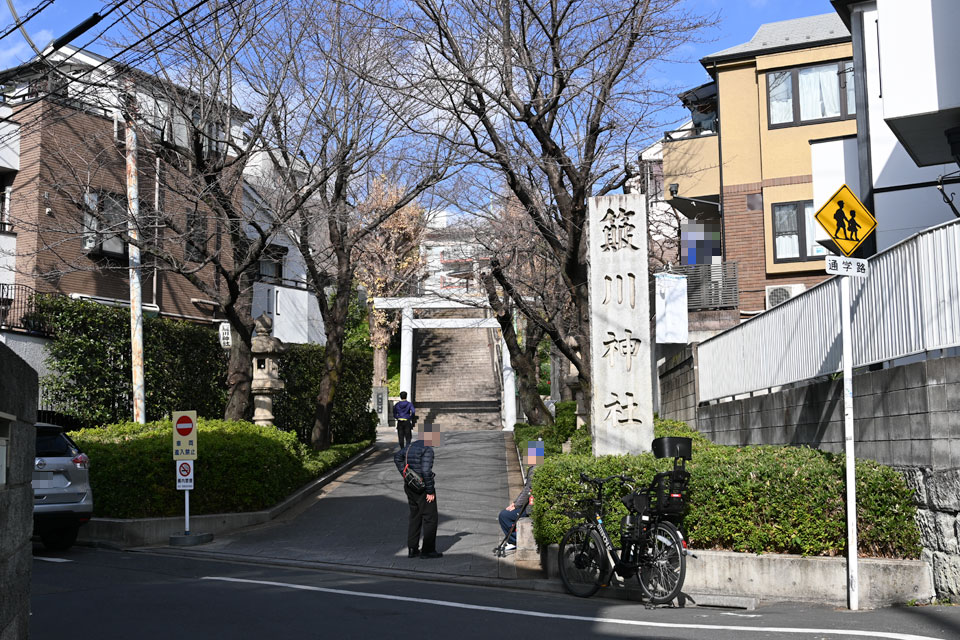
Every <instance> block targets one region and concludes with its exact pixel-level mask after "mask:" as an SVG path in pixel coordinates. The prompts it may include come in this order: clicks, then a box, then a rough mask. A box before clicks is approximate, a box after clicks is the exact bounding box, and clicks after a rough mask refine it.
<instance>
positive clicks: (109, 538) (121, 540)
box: [77, 442, 377, 550]
mask: <svg viewBox="0 0 960 640" xmlns="http://www.w3.org/2000/svg"><path fill="white" fill-rule="evenodd" d="M376 450H377V443H376V442H374V443H373V444H371V445H370V446H368V447H366V448H365V449H363V450H362V451H360V452H359V453H356V454H354V455H353V456H352V457H351V458H348V459H347V460H345V461H344V462H343V463H342V464H340V465H339V466H337V467H334V468H333V469H330V470H329V471H327V472H326V473H325V474H323V475H322V476H320V477H319V478H317V479H315V480H311V481H310V482H308V483H307V484H305V485H304V486H302V487H300V488H299V489H297V490H296V491H294V492H293V493H292V494H290V495H289V496H288V497H287V498H285V499H284V500H283V501H282V502H280V503H279V504H277V505H274V506H273V507H270V508H269V509H263V510H260V511H248V512H241V513H216V514H205V515H200V516H191V517H190V522H191V524H192V525H194V526H193V527H192V528H193V529H195V530H196V531H203V532H206V533H212V534H219V533H226V532H229V531H235V530H237V529H242V528H244V527H249V526H254V525H258V524H263V523H265V522H270V521H271V520H275V519H276V518H278V517H279V516H281V515H283V514H284V513H285V512H286V511H288V510H289V509H291V508H293V507H295V506H296V505H297V504H299V503H300V502H301V501H302V500H304V499H305V498H306V497H307V496H308V495H311V494H312V493H314V492H316V491H317V490H318V489H320V488H321V487H323V486H324V485H326V484H328V483H330V482H332V481H333V480H335V479H337V478H338V477H339V476H340V475H342V474H343V473H345V472H346V471H349V470H350V469H351V468H353V467H354V466H356V465H357V463H359V462H361V461H362V460H364V459H365V458H366V457H368V456H369V455H370V454H372V453H373V452H374V451H376ZM182 533H183V516H172V517H167V518H130V519H121V518H93V519H91V520H90V522H89V523H87V524H86V525H85V526H84V527H83V528H81V529H80V540H78V541H77V544H79V545H85V546H92V547H99V548H106V549H115V550H124V549H129V548H131V547H146V546H150V545H158V544H168V543H169V540H170V536H172V535H176V534H182Z"/></svg>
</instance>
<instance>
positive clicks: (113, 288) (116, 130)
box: [0, 59, 230, 324]
mask: <svg viewBox="0 0 960 640" xmlns="http://www.w3.org/2000/svg"><path fill="white" fill-rule="evenodd" d="M92 62H93V63H95V62H96V59H94V60H92ZM80 63H81V64H82V61H80ZM88 65H89V62H88ZM56 77H57V76H56V75H55V74H54V73H51V72H49V70H46V69H44V68H42V67H37V68H33V69H27V70H24V71H23V72H21V73H20V74H19V75H17V76H15V77H13V78H8V83H7V89H6V92H5V96H4V97H5V100H4V105H3V106H2V107H0V109H2V110H3V116H4V117H3V120H2V125H0V147H2V148H3V151H9V153H7V154H6V155H5V156H4V154H3V153H2V151H0V156H3V157H2V158H0V190H2V192H3V194H4V196H5V197H4V199H3V211H2V213H3V220H2V222H3V225H2V227H0V229H2V231H0V235H2V237H0V241H2V242H3V245H2V248H3V249H5V250H6V251H5V252H4V253H5V254H6V255H4V256H3V257H0V260H3V261H5V264H4V265H0V267H6V270H3V269H2V268H0V283H2V284H4V285H5V289H4V290H5V292H6V293H7V295H6V296H5V297H6V298H7V299H6V300H5V301H0V304H2V303H4V302H5V304H6V305H8V306H9V305H12V304H14V301H13V300H12V299H11V298H12V297H14V296H17V297H22V296H27V295H29V294H30V292H32V291H37V292H43V293H59V294H65V295H72V296H74V297H90V298H95V299H97V300H99V301H102V302H106V303H108V304H117V305H125V304H127V302H128V301H129V295H130V294H129V284H128V265H127V259H128V257H127V252H128V246H129V245H128V243H127V242H126V241H125V239H126V238H127V219H128V218H127V215H126V206H127V195H126V188H127V187H126V176H125V151H126V150H125V144H124V123H123V120H122V116H121V115H120V111H119V106H118V105H117V106H112V105H111V104H110V101H111V100H110V97H111V95H112V96H113V97H117V94H116V93H113V94H110V93H109V92H108V93H107V94H106V95H104V92H102V91H100V92H98V93H91V92H90V90H89V88H85V87H80V88H74V87H72V86H70V85H67V84H64V83H63V82H61V81H57V80H56V79H55V78H56ZM145 137H149V135H147V136H145V135H144V133H143V132H141V138H140V145H139V149H140V157H139V171H138V179H139V191H138V193H139V201H140V214H141V215H140V220H141V224H140V228H139V236H140V238H141V239H150V240H152V241H156V242H160V243H162V244H163V246H164V248H165V249H166V250H168V251H170V253H171V254H172V255H174V256H176V257H177V258H179V259H181V260H184V261H186V262H189V261H190V259H191V255H190V252H191V246H192V247H193V248H194V253H196V251H195V247H196V246H197V243H203V245H204V246H206V247H207V250H208V251H209V252H211V253H212V252H213V251H215V250H217V249H219V250H221V251H220V253H221V255H222V256H223V258H222V259H223V260H224V261H225V262H226V263H229V260H230V251H229V247H228V246H225V245H227V243H229V237H228V235H227V234H217V233H216V232H215V230H216V228H217V227H216V224H215V222H214V221H213V216H212V215H211V214H210V213H209V211H208V210H206V209H204V207H203V205H202V204H198V202H197V201H196V200H194V201H191V200H190V199H189V198H187V197H184V196H182V195H180V194H182V193H185V192H186V190H185V189H182V188H180V187H181V186H182V184H178V181H179V182H182V180H183V178H182V176H180V175H179V174H178V172H177V170H176V168H175V167H171V166H169V165H168V164H161V163H159V162H158V161H157V160H156V155H155V154H153V153H151V145H150V143H149V142H150V141H149V139H145ZM17 143H18V144H17ZM17 147H18V148H17ZM7 156H9V159H8V161H7V162H5V163H4V160H5V159H7ZM4 165H10V166H4ZM157 211H166V212H167V213H171V214H172V215H173V218H174V219H179V221H180V224H181V225H182V226H181V232H180V233H177V231H176V230H173V229H171V228H162V227H161V226H160V225H158V224H155V221H156V219H157V217H156V215H155V213H156V212H157ZM191 243H193V245H191ZM11 248H12V249H13V255H10V253H11V251H10V249H11ZM197 261H198V262H197V272H196V276H197V277H198V278H200V279H201V280H202V281H204V282H206V283H208V284H209V285H211V286H215V284H216V280H215V274H214V269H213V267H212V266H211V265H209V264H207V265H202V264H201V263H200V258H199V257H197ZM143 265H144V267H143V270H142V275H141V281H142V299H143V304H144V309H145V311H146V312H148V313H151V312H152V313H157V314H159V315H161V316H166V317H171V318H179V319H187V320H191V321H198V322H210V321H212V320H213V319H214V317H215V309H216V307H215V305H214V304H213V303H212V301H210V300H207V298H208V296H206V295H204V294H203V293H202V292H201V290H200V289H198V288H197V287H196V286H194V285H193V284H191V283H190V282H189V281H188V280H187V279H186V278H185V277H183V276H182V275H179V274H176V273H173V272H171V271H170V270H167V269H164V268H157V267H156V265H157V262H156V261H154V260H151V259H150V258H149V257H147V256H146V255H145V256H144V258H143ZM228 266H229V265H228ZM11 271H12V273H11ZM10 285H17V286H12V287H11V286H10ZM11 293H12V294H13V295H11ZM0 297H4V296H0ZM17 302H21V301H17ZM7 324H10V323H9V322H8V323H7Z"/></svg>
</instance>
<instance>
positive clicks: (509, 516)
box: [499, 509, 523, 544]
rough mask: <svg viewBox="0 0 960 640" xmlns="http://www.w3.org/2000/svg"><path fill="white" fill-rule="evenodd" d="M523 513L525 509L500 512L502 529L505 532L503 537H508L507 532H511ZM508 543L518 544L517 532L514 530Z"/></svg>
mask: <svg viewBox="0 0 960 640" xmlns="http://www.w3.org/2000/svg"><path fill="white" fill-rule="evenodd" d="M522 512H523V509H512V510H508V509H502V510H501V511H500V518H499V519H500V529H501V530H503V535H507V532H508V531H510V528H511V527H512V526H513V525H514V523H516V521H517V520H519V519H520V514H521V513H522ZM507 542H509V543H510V544H517V530H516V529H514V530H513V531H510V537H509V538H508V539H507Z"/></svg>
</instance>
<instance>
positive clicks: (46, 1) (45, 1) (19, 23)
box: [0, 0, 54, 40]
mask: <svg viewBox="0 0 960 640" xmlns="http://www.w3.org/2000/svg"><path fill="white" fill-rule="evenodd" d="M53 2H54V0H42V2H40V3H39V4H38V5H37V6H35V7H34V8H33V9H31V10H30V11H28V12H27V13H26V14H24V16H23V18H21V19H19V20H18V19H17V18H16V17H13V24H12V25H10V26H9V27H7V28H6V29H5V30H4V31H3V32H0V40H3V39H4V38H6V37H7V36H9V35H10V34H11V33H13V32H14V31H16V30H17V29H20V28H21V27H23V25H25V24H27V23H28V22H30V20H31V19H33V18H34V17H35V16H37V15H38V14H39V13H40V12H41V11H43V10H44V9H46V8H47V7H49V6H50V5H52V4H53Z"/></svg>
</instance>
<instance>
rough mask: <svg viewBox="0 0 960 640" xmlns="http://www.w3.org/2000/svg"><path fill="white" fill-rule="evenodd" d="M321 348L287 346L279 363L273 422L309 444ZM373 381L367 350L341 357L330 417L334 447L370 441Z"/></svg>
mask: <svg viewBox="0 0 960 640" xmlns="http://www.w3.org/2000/svg"><path fill="white" fill-rule="evenodd" d="M323 357H324V347H322V346H320V345H315V344H298V345H290V347H289V348H288V349H287V351H286V352H285V353H284V354H283V355H282V356H281V357H280V360H279V363H278V364H279V370H280V372H279V375H280V379H281V380H283V382H284V389H283V391H282V392H281V393H279V394H278V395H277V397H276V399H275V401H274V411H273V413H274V416H275V420H274V422H275V423H276V424H277V425H278V426H280V428H282V429H284V430H287V431H292V432H294V433H296V434H297V437H298V438H299V439H300V442H303V443H305V444H308V443H309V442H310V432H311V431H312V430H313V423H314V419H315V417H316V409H317V394H318V393H319V391H320V378H321V376H322V375H323V369H324V366H325V365H324V360H323ZM372 380H373V358H372V356H371V352H370V351H369V350H350V351H346V352H344V354H343V373H342V375H341V377H340V380H339V383H338V385H337V391H336V396H335V398H334V403H333V404H334V407H333V416H332V417H331V438H332V441H333V442H334V443H335V444H342V443H346V442H359V441H361V440H372V439H373V438H374V437H375V436H376V432H377V417H376V414H374V413H372V412H370V411H369V409H368V405H369V403H370V394H371V391H372Z"/></svg>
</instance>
